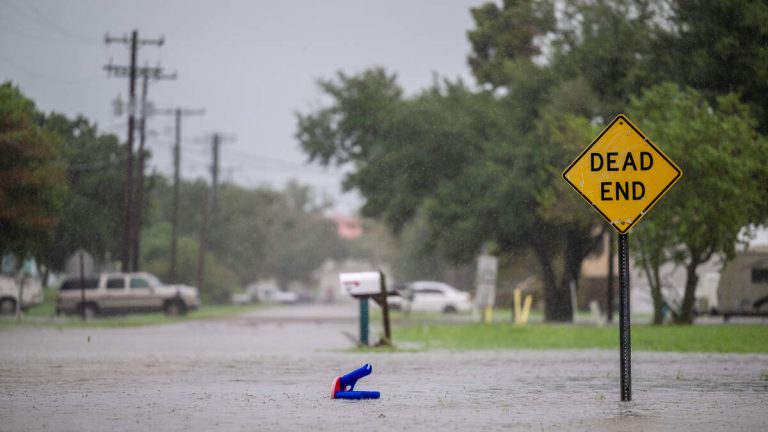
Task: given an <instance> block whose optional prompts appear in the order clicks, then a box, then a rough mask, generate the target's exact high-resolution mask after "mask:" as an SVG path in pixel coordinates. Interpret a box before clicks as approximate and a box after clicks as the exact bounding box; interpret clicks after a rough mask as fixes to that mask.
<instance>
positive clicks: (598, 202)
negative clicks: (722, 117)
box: [563, 114, 683, 234]
mask: <svg viewBox="0 0 768 432" xmlns="http://www.w3.org/2000/svg"><path fill="white" fill-rule="evenodd" d="M682 175H683V172H682V171H681V170H680V168H678V167H677V165H675V163H674V162H672V161H671V160H670V159H669V158H668V157H667V155H665V154H664V153H663V152H662V151H661V150H660V149H659V148H658V147H656V145H655V144H653V142H651V140H650V139H648V137H646V136H645V135H644V134H643V133H642V132H640V129H638V128H637V127H636V126H635V125H633V124H632V123H631V122H630V121H629V119H628V118H627V117H626V116H624V115H623V114H619V115H618V116H616V118H615V119H613V121H612V122H611V124H609V125H608V127H606V128H605V130H603V132H602V133H601V134H600V135H599V136H598V137H597V138H595V140H594V141H592V144H590V145H589V146H588V147H587V148H586V149H585V150H584V151H583V152H582V153H581V154H580V155H579V157H577V158H576V160H575V161H573V162H572V163H571V165H570V166H568V168H567V169H566V170H565V171H564V172H563V178H564V179H565V181H567V182H568V184H570V185H571V186H573V188H574V189H576V190H577V191H578V192H579V194H581V196H582V197H584V199H586V200H587V201H588V202H589V203H590V204H591V205H592V207H594V208H595V209H596V210H597V211H598V212H599V213H600V214H601V215H602V216H603V218H605V220H606V221H608V223H609V224H611V226H613V227H614V228H615V229H616V231H618V232H619V234H626V233H628V232H629V230H630V229H631V228H632V227H633V226H634V225H635V224H636V223H637V222H638V221H639V220H640V219H641V218H642V217H643V216H644V215H645V214H646V213H647V212H648V210H650V209H651V207H653V205H654V204H656V202H657V201H658V200H659V198H661V196H662V195H664V193H666V192H667V191H668V190H669V189H670V188H671V187H672V185H673V184H675V182H676V181H677V180H679V179H680V177H681V176H682Z"/></svg>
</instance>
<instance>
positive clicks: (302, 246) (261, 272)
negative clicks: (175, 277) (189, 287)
mask: <svg viewBox="0 0 768 432" xmlns="http://www.w3.org/2000/svg"><path fill="white" fill-rule="evenodd" d="M155 189H156V192H155V193H153V195H152V202H153V205H152V208H153V211H152V212H151V214H150V220H151V222H150V225H151V228H150V232H152V233H155V234H153V235H152V236H150V237H145V240H143V241H145V242H149V243H148V246H147V247H146V248H144V247H142V256H143V259H144V260H145V261H146V262H147V264H148V265H149V266H150V267H151V268H153V269H159V268H162V269H163V270H162V271H161V272H159V273H158V274H160V275H165V274H167V271H168V266H169V262H168V259H167V256H168V254H169V250H170V242H171V240H170V219H171V200H170V197H171V191H170V185H169V184H168V182H167V180H165V179H162V178H161V179H158V180H157V184H156V186H155ZM180 189H181V193H180V206H179V207H180V212H179V214H180V220H179V236H180V238H187V239H188V240H186V241H187V242H189V241H193V243H194V245H195V247H197V239H199V234H200V229H201V224H202V212H203V206H204V205H207V202H208V186H207V185H206V183H205V182H204V181H202V180H197V181H194V182H189V181H183V182H182V184H181V188H180ZM218 196H219V199H218V207H217V209H216V211H215V215H214V217H213V218H212V220H211V224H210V227H209V236H208V252H209V254H208V255H206V257H207V258H206V267H205V268H206V276H205V279H206V284H207V283H209V281H210V275H209V265H212V266H213V267H212V268H214V269H215V268H216V267H221V268H220V269H219V270H212V271H213V272H215V273H220V274H224V273H226V272H229V273H231V274H233V275H235V278H234V279H233V278H231V277H230V275H227V274H224V276H226V280H227V281H229V282H227V283H228V285H227V286H226V290H227V291H228V292H231V291H232V290H234V289H236V288H239V287H241V286H242V285H243V284H247V283H250V282H253V281H255V280H257V279H260V278H272V277H273V278H276V279H278V280H279V281H280V282H281V283H283V284H287V283H288V282H290V281H308V280H309V279H310V277H311V273H312V271H314V270H315V269H316V268H318V267H319V266H320V265H321V264H322V263H323V261H325V260H326V259H329V258H339V257H342V256H345V254H346V249H345V247H344V245H343V244H342V242H341V240H340V239H339V238H338V236H337V234H336V227H335V225H334V223H333V222H331V221H330V220H328V219H326V218H325V217H324V216H323V215H322V211H323V210H325V209H326V204H325V203H322V202H317V200H316V199H315V198H314V195H313V194H312V191H311V190H310V188H308V187H306V186H301V185H299V184H297V183H295V182H290V183H289V184H288V185H287V186H286V188H285V190H283V191H274V190H270V189H266V188H257V189H247V188H243V187H240V186H236V185H233V184H223V185H221V187H220V189H219V194H218ZM163 226H164V227H167V230H159V231H158V229H159V228H158V227H163ZM166 231H167V235H166V234H163V235H162V236H159V237H158V234H157V233H165V232H166ZM208 257H210V259H208ZM179 259H181V258H179ZM158 263H162V265H160V264H158ZM209 263H213V264H209ZM150 267H148V268H150ZM225 270H226V272H225ZM181 271H182V270H181V268H179V272H181ZM192 274H193V275H194V274H196V272H195V271H194V269H193V272H192ZM184 281H185V283H189V284H194V283H195V281H193V280H191V279H188V278H187V279H184ZM210 283H214V284H215V283H216V281H211V282H210ZM223 289H224V288H222V289H218V288H217V289H216V290H217V292H219V291H221V290H223ZM219 297H223V296H219Z"/></svg>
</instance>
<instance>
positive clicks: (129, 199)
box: [104, 30, 164, 272]
mask: <svg viewBox="0 0 768 432" xmlns="http://www.w3.org/2000/svg"><path fill="white" fill-rule="evenodd" d="M104 42H105V43H106V44H107V45H109V44H111V43H122V44H127V45H130V49H131V54H130V65H129V66H128V67H127V68H126V70H127V72H128V73H127V76H128V77H129V80H128V95H129V101H128V142H127V149H126V152H127V157H126V163H125V187H124V192H123V242H122V246H121V250H120V259H121V261H122V270H123V272H127V271H129V270H130V268H131V263H130V260H131V238H132V234H133V227H132V225H133V224H132V218H131V208H132V206H133V171H134V168H133V140H134V136H133V135H134V128H135V122H136V118H135V117H136V55H137V50H138V48H139V46H141V45H157V46H162V45H163V42H164V41H163V38H162V37H161V38H160V39H139V32H138V30H133V32H131V37H130V38H128V37H127V36H123V37H112V36H109V34H107V35H106V36H105V37H104ZM110 66H111V65H108V66H106V67H105V69H107V71H108V72H112V70H111V68H110Z"/></svg>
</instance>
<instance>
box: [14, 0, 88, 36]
mask: <svg viewBox="0 0 768 432" xmlns="http://www.w3.org/2000/svg"><path fill="white" fill-rule="evenodd" d="M3 3H5V4H6V5H8V6H10V7H11V8H12V9H14V10H15V11H16V12H17V13H19V14H20V15H21V16H24V17H25V18H26V19H27V20H29V21H30V22H32V23H34V24H37V25H38V26H39V27H40V28H42V29H45V30H53V31H54V32H56V33H58V34H59V35H60V36H64V37H67V38H69V39H70V40H71V41H72V42H76V43H79V44H84V45H98V42H97V40H95V39H93V38H90V37H88V36H85V35H81V34H78V33H75V32H73V31H71V30H69V29H67V28H65V27H63V26H61V25H59V24H58V23H57V22H56V21H54V20H52V19H50V18H48V16H46V15H45V14H43V13H42V12H41V11H40V10H39V9H38V8H37V7H36V6H35V5H34V4H32V3H31V2H24V3H22V4H23V5H24V6H26V7H27V9H26V10H25V9H21V8H20V7H19V5H18V4H16V3H13V2H11V1H9V0H5V1H3Z"/></svg>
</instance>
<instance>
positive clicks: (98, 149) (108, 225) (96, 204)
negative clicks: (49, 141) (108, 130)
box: [41, 113, 125, 271]
mask: <svg viewBox="0 0 768 432" xmlns="http://www.w3.org/2000/svg"><path fill="white" fill-rule="evenodd" d="M41 124H42V127H43V128H44V129H45V130H46V131H48V132H49V133H51V134H55V135H56V136H57V137H59V140H60V142H61V165H63V166H64V169H65V172H66V184H67V189H68V192H67V194H66V199H65V200H64V205H63V206H62V208H61V212H60V214H59V219H58V223H57V224H56V226H55V228H54V232H53V242H52V245H51V247H47V248H45V251H44V254H43V256H44V260H43V262H44V263H45V264H47V265H48V266H49V267H50V268H51V269H53V270H57V271H60V270H63V269H64V263H65V262H66V260H67V258H68V257H69V256H70V255H71V254H72V253H73V252H74V251H75V250H77V249H79V248H83V249H85V250H87V251H89V252H90V253H92V254H93V255H94V256H95V257H97V259H99V260H101V261H103V262H108V261H110V259H111V257H116V256H118V253H119V243H118V240H117V239H119V238H120V222H121V220H122V213H121V212H122V196H123V184H124V182H125V175H124V169H123V168H122V161H123V154H124V150H123V149H122V146H121V145H120V143H119V141H118V138H117V137H116V136H114V135H111V134H102V133H100V132H99V131H98V129H97V127H96V125H95V124H93V123H91V122H90V121H88V120H87V119H85V118H83V117H77V118H76V119H74V120H70V119H68V118H67V117H65V116H63V115H61V114H55V113H52V114H50V115H47V116H43V117H42V118H41Z"/></svg>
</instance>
